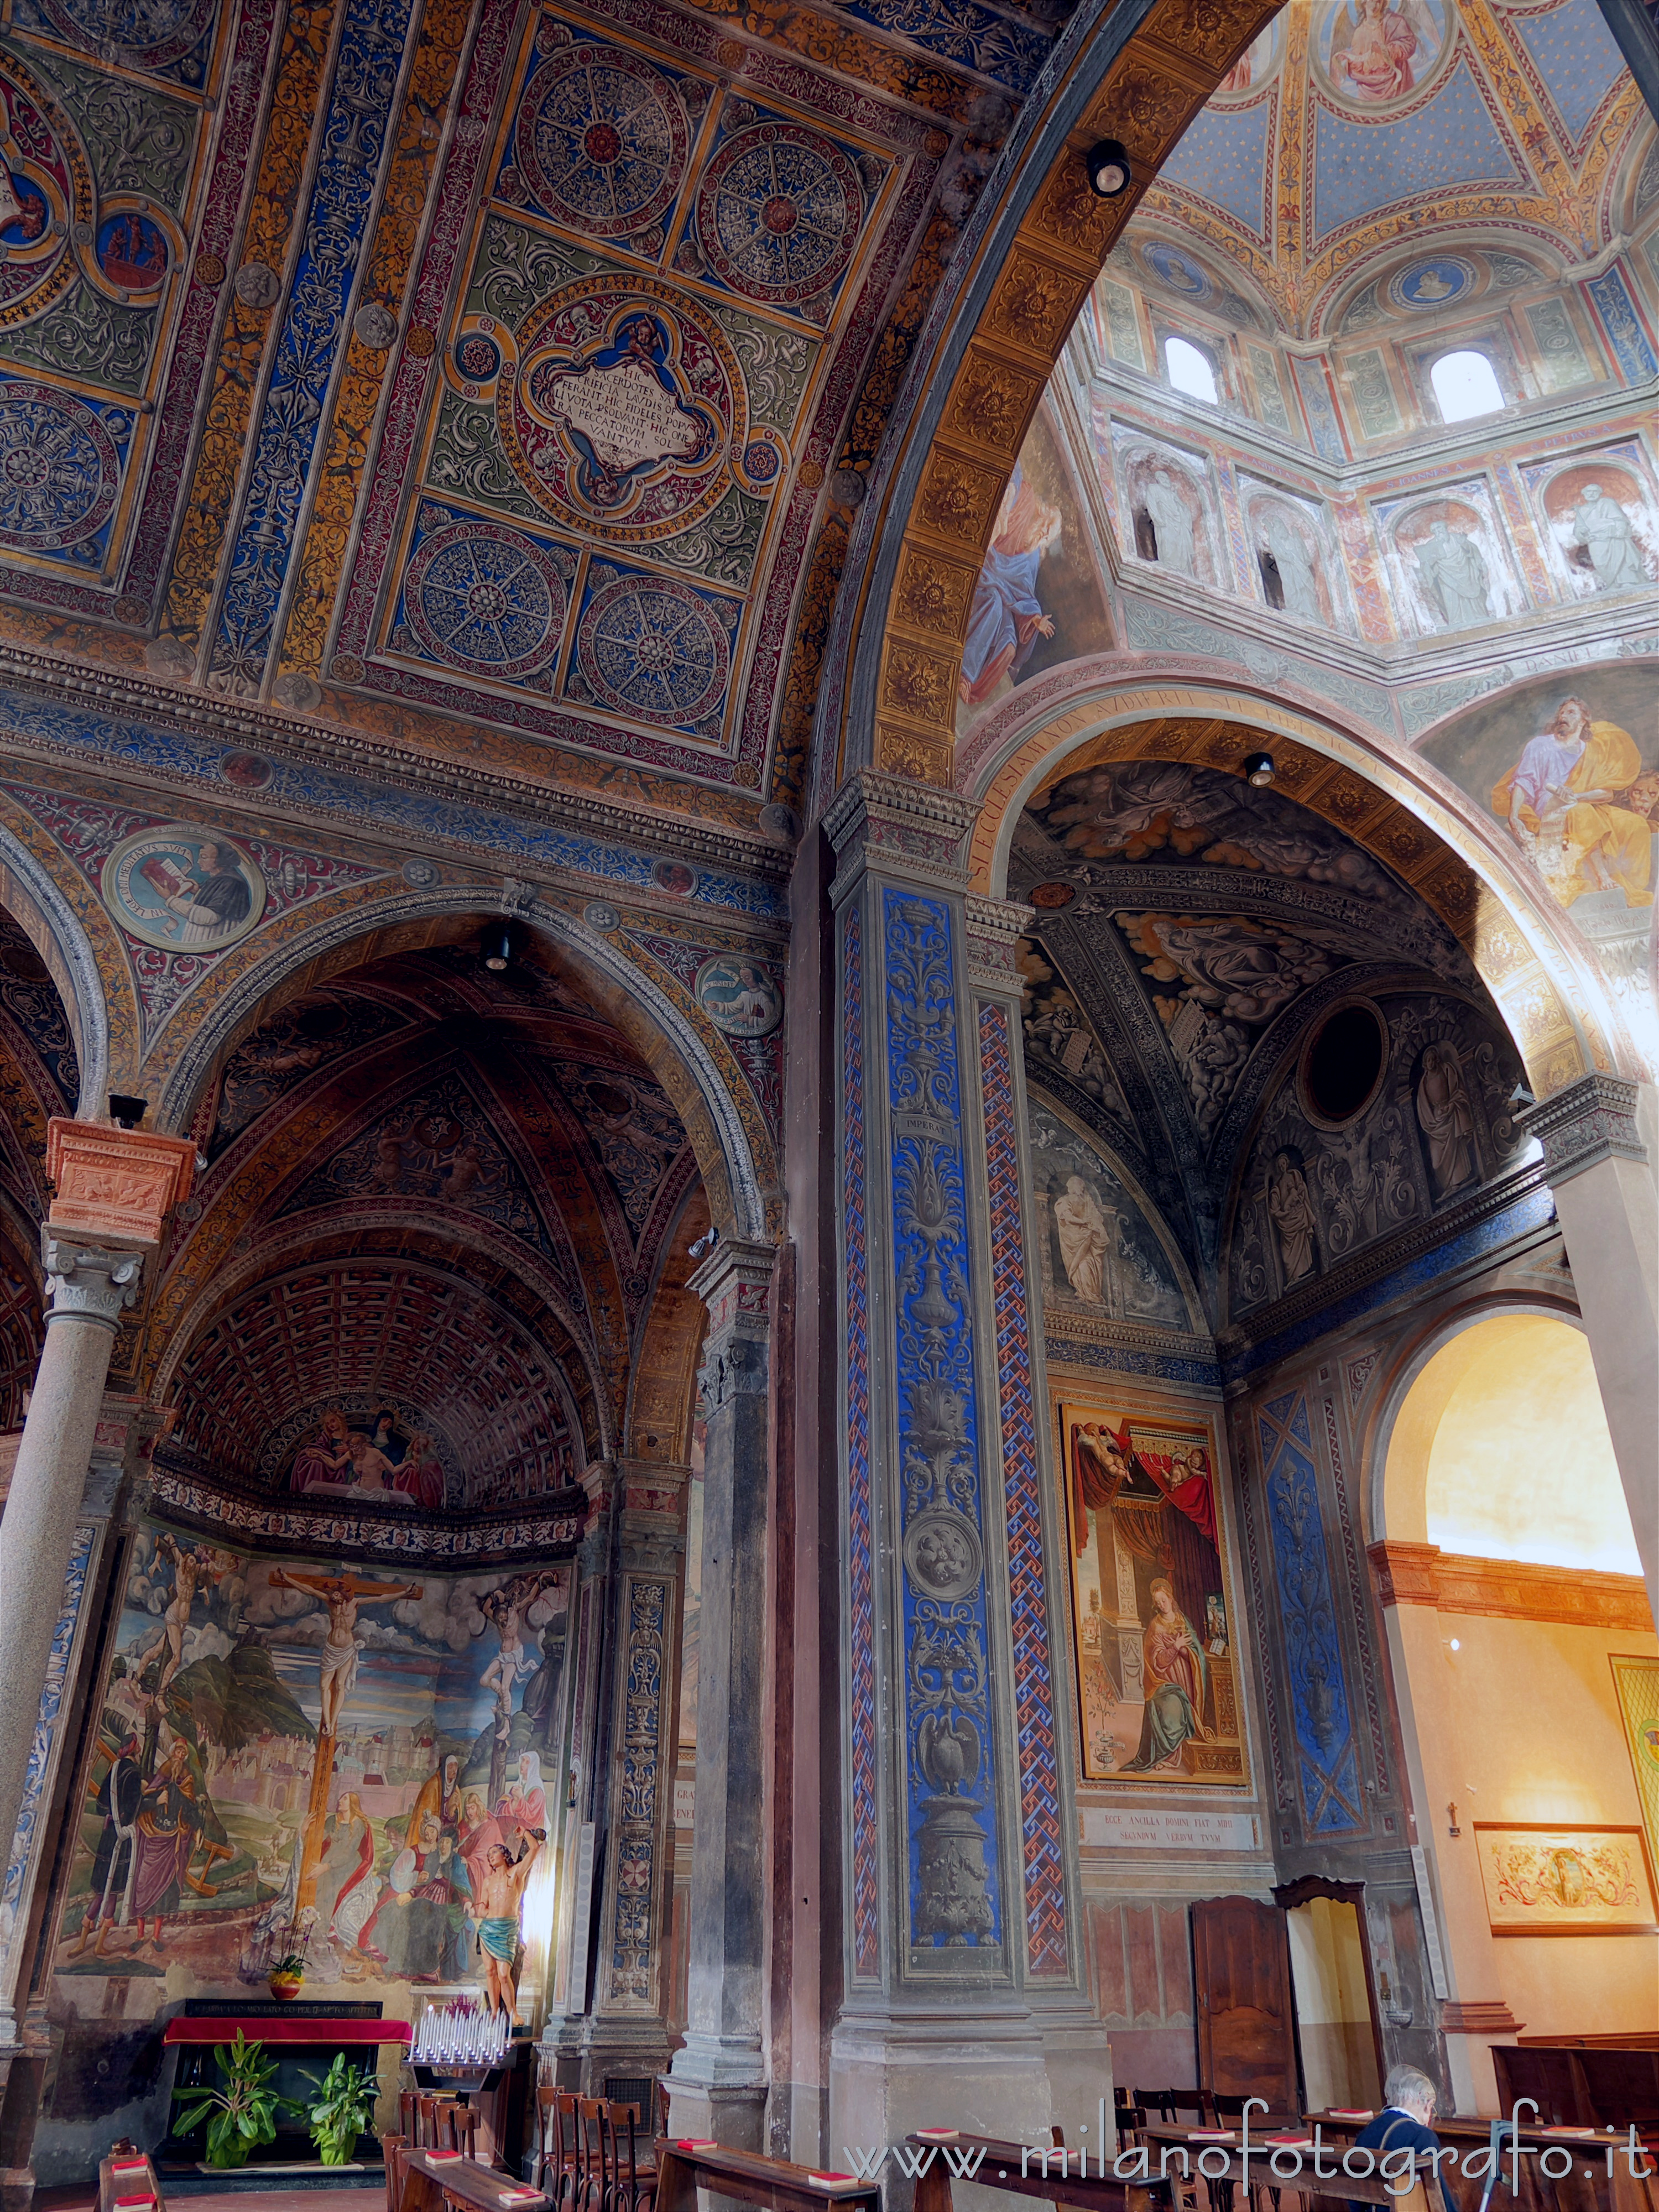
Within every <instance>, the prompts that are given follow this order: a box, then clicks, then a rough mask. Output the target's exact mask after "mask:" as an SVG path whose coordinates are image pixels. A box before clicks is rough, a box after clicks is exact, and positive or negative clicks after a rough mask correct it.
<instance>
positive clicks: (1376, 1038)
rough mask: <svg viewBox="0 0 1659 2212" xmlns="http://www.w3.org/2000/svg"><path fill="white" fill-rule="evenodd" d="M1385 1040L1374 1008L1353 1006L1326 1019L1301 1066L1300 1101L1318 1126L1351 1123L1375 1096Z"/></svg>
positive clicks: (1357, 1003) (1386, 1052)
mask: <svg viewBox="0 0 1659 2212" xmlns="http://www.w3.org/2000/svg"><path fill="white" fill-rule="evenodd" d="M1388 1060H1389V1036H1388V1031H1387V1030H1385V1029H1384V1027H1383V1017H1382V1016H1381V1015H1380V1014H1379V1013H1378V1012H1377V1011H1376V1007H1375V1006H1370V1004H1368V1003H1367V1002H1366V1001H1364V1000H1352V1001H1350V1003H1349V1004H1348V1005H1347V1006H1338V1007H1337V1008H1336V1009H1335V1010H1334V1012H1331V1013H1329V1014H1328V1015H1327V1016H1326V1018H1325V1019H1324V1020H1323V1021H1322V1023H1321V1024H1320V1025H1319V1027H1318V1028H1317V1029H1316V1030H1315V1031H1314V1034H1313V1037H1312V1040H1311V1041H1310V1043H1309V1046H1308V1048H1307V1051H1306V1054H1304V1058H1303V1062H1302V1095H1303V1097H1304V1100H1305V1102H1306V1103H1307V1104H1308V1105H1309V1106H1310V1108H1311V1109H1312V1110H1313V1112H1314V1114H1315V1115H1316V1116H1317V1117H1318V1119H1319V1120H1321V1121H1352V1119H1353V1117H1354V1115H1356V1114H1358V1113H1359V1112H1360V1111H1361V1109H1363V1108H1364V1107H1366V1106H1369V1105H1370V1102H1371V1100H1372V1099H1373V1098H1374V1097H1376V1087H1377V1085H1378V1084H1379V1083H1380V1082H1381V1081H1382V1080H1383V1069H1384V1068H1385V1067H1386V1066H1388Z"/></svg>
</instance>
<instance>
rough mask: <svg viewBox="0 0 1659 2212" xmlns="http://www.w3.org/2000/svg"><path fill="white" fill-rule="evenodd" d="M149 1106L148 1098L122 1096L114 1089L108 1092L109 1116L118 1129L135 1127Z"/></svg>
mask: <svg viewBox="0 0 1659 2212" xmlns="http://www.w3.org/2000/svg"><path fill="white" fill-rule="evenodd" d="M148 1110H149V1099H148V1098H123V1097H122V1096H121V1095H120V1093H119V1092H118V1091H111V1092H110V1094H109V1118H110V1120H111V1121H113V1122H114V1124H115V1126H116V1127H117V1128H118V1129H136V1128H137V1127H138V1124H139V1123H140V1122H141V1121H143V1118H144V1115H145V1114H146V1113H147V1112H148Z"/></svg>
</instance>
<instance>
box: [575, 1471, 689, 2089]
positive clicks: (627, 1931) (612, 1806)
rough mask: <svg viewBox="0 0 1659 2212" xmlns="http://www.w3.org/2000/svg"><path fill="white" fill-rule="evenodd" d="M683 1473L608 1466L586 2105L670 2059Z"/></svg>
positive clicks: (585, 2049) (585, 2053) (585, 2057)
mask: <svg viewBox="0 0 1659 2212" xmlns="http://www.w3.org/2000/svg"><path fill="white" fill-rule="evenodd" d="M689 1478H690V1469H689V1468H665V1467H664V1466H662V1465H660V1464H659V1463H658V1462H642V1461H638V1460H624V1461H623V1462H620V1463H619V1466H618V1469H617V1480H618V1481H619V1483H620V1484H621V1486H622V1510H621V1514H620V1516H619V1528H620V1537H621V1542H620V1556H619V1557H618V1559H617V1599H616V1606H615V1610H614V1613H613V1615H612V1620H613V1622H614V1626H615V1632H616V1635H617V1664H616V1668H615V1680H614V1686H613V1692H612V1699H611V1759H610V1774H609V1778H608V1787H607V1798H606V1804H607V1815H608V1817H607V1820H606V1832H605V1870H604V1873H603V1875H602V1877H601V1881H600V1891H601V1906H600V1919H599V1951H598V1958H597V1962H596V1965H595V1968H594V1975H593V2009H592V2015H591V2016H590V2018H589V2020H588V2021H587V2024H586V2030H585V2033H584V2039H583V2045H582V2061H583V2064H582V2072H583V2076H584V2080H585V2081H586V2084H587V2085H588V2087H587V2093H588V2094H589V2095H590V2096H595V2097H597V2096H599V2095H601V2094H603V2093H605V2092H604V2083H605V2078H606V2077H607V2076H616V2075H624V2076H631V2077H633V2078H635V2079H639V2078H641V2077H644V2076H647V2075H655V2074H658V2073H659V2072H660V2071H661V2070H662V2069H663V2067H664V2066H665V2064H666V2063H667V2059H668V2027H667V2021H666V2018H665V2006H666V2002H667V1991H666V1989H665V1972H666V1961H665V1957H664V1949H663V1938H664V1935H665V1930H666V1929H667V1925H668V1911H669V1906H670V1905H671V1901H672V1897H673V1889H674V1856H673V1848H672V1844H671V1839H670V1835H669V1813H670V1809H671V1803H672V1796H673V1776H674V1755H675V1745H676V1741H677V1738H678V1722H679V1705H678V1687H679V1680H678V1678H679V1667H678V1656H679V1644H680V1620H681V1575H680V1562H681V1559H682V1557H683V1556H684V1548H685V1540H684V1537H683V1536H682V1535H681V1534H680V1530H679V1519H680V1512H681V1504H680V1497H679V1492H680V1491H681V1488H682V1487H683V1486H684V1483H685V1482H686V1481H687V1480H689ZM677 2124H678V2123H677Z"/></svg>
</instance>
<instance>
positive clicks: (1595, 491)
mask: <svg viewBox="0 0 1659 2212" xmlns="http://www.w3.org/2000/svg"><path fill="white" fill-rule="evenodd" d="M1571 542H1572V544H1575V545H1582V546H1583V548H1584V550H1585V551H1586V552H1587V553H1588V554H1589V557H1590V566H1591V568H1594V569H1595V588H1596V590H1597V591H1598V592H1636V591H1640V590H1642V589H1644V586H1646V584H1647V581H1648V572H1647V568H1646V566H1645V564H1644V562H1643V559H1642V554H1641V549H1640V547H1639V546H1638V544H1637V543H1636V536H1635V533H1634V532H1633V531H1632V528H1631V526H1630V517H1629V516H1628V515H1627V514H1626V512H1625V510H1624V508H1623V507H1620V504H1619V502H1618V501H1617V500H1616V499H1614V498H1613V496H1612V495H1610V494H1609V493H1607V492H1606V491H1604V490H1603V489H1602V488H1601V485H1600V484H1599V483H1589V484H1586V485H1585V486H1584V495H1583V499H1581V500H1580V501H1579V502H1578V505H1577V507H1575V508H1574V510H1573V516H1572V538H1571Z"/></svg>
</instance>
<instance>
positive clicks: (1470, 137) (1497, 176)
mask: <svg viewBox="0 0 1659 2212" xmlns="http://www.w3.org/2000/svg"><path fill="white" fill-rule="evenodd" d="M1587 4H1588V5H1589V6H1590V7H1591V8H1592V9H1593V8H1594V6H1595V0H1587ZM1168 173H1169V172H1168V171H1167V170H1166V171H1165V174H1166V175H1167V174H1168ZM1526 181H1527V179H1526V177H1525V174H1524V173H1523V172H1522V169H1521V167H1520V165H1519V164H1518V163H1517V161H1516V159H1515V156H1514V155H1512V154H1511V153H1510V150H1509V149H1508V147H1507V146H1505V144H1504V141H1503V139H1502V138H1501V137H1499V136H1498V131H1497V128H1496V126H1495V125H1494V124H1493V122H1492V117H1491V115H1490V114H1489V113H1488V112H1487V110H1486V103H1485V102H1484V101H1483V100H1482V99H1481V97H1480V93H1479V92H1478V91H1477V90H1476V88H1475V85H1474V79H1473V77H1472V76H1470V74H1469V71H1468V64H1467V63H1466V62H1462V61H1460V62H1459V64H1458V65H1457V67H1456V68H1455V70H1453V71H1452V73H1451V75H1450V76H1449V77H1448V78H1447V79H1446V82H1445V83H1444V84H1443V86H1442V87H1441V88H1440V90H1439V91H1438V92H1437V93H1436V94H1435V95H1434V97H1433V98H1432V99H1431V100H1426V101H1425V103H1424V105H1423V106H1421V107H1419V108H1417V109H1415V110H1414V111H1413V112H1411V113H1410V114H1407V115H1402V116H1401V117H1400V118H1398V119H1397V120H1395V121H1393V122H1370V121H1363V122H1362V121H1361V120H1359V119H1358V118H1348V117H1346V116H1343V115H1337V114H1334V113H1333V112H1332V111H1331V110H1330V109H1329V108H1328V107H1325V106H1320V108H1319V110H1318V118H1317V124H1316V137H1315V140H1314V204H1313V222H1312V226H1311V229H1312V236H1313V239H1314V240H1319V239H1322V238H1325V237H1328V235H1329V234H1330V233H1331V232H1332V231H1334V230H1340V228H1342V226H1343V224H1344V223H1349V222H1357V221H1358V218H1359V217H1360V216H1367V215H1375V214H1376V211H1377V210H1378V209H1379V208H1384V207H1387V206H1389V204H1391V203H1392V202H1394V201H1396V200H1405V199H1409V198H1412V197H1414V196H1415V195H1416V194H1417V193H1419V192H1425V191H1433V190H1434V189H1436V188H1437V187H1439V188H1441V189H1443V190H1444V191H1447V192H1452V191H1460V190H1462V189H1463V188H1465V187H1466V186H1468V185H1498V186H1499V187H1503V186H1506V185H1507V186H1509V187H1510V188H1512V189H1518V188H1520V187H1522V186H1523V185H1525V184H1526Z"/></svg>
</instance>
